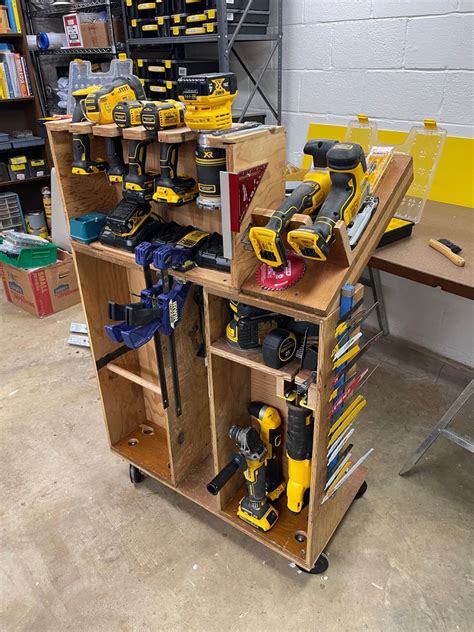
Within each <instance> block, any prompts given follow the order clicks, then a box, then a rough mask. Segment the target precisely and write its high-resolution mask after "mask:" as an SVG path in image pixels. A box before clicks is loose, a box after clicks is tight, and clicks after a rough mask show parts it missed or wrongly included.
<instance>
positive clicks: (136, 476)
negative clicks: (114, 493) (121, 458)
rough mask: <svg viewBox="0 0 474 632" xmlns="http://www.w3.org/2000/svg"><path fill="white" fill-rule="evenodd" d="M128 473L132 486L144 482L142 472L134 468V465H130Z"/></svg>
mask: <svg viewBox="0 0 474 632" xmlns="http://www.w3.org/2000/svg"><path fill="white" fill-rule="evenodd" d="M128 473H129V476H130V482H131V483H133V484H134V485H137V483H141V482H142V481H144V480H145V474H143V472H142V471H141V470H139V469H138V467H135V465H132V464H131V463H130V466H129V468H128Z"/></svg>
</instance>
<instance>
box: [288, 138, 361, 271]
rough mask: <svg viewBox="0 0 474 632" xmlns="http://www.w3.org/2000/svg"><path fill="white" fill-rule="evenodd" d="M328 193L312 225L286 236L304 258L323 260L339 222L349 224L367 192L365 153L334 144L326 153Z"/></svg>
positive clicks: (357, 146)
mask: <svg viewBox="0 0 474 632" xmlns="http://www.w3.org/2000/svg"><path fill="white" fill-rule="evenodd" d="M327 164H328V168H329V175H330V178H331V190H330V192H329V195H328V197H327V198H326V200H325V202H324V204H323V205H322V207H321V209H320V211H319V212H318V214H317V215H316V219H315V221H314V223H313V225H312V226H302V227H301V228H296V229H295V230H291V231H290V232H289V233H288V243H289V244H290V246H291V248H293V250H294V251H295V252H297V253H298V254H300V255H302V256H303V257H306V258H307V259H314V260H316V261H326V259H327V258H328V255H329V247H330V245H331V243H332V241H333V239H334V226H335V224H336V222H337V221H338V220H343V221H344V222H345V223H346V225H349V224H350V223H351V221H352V219H353V217H354V216H355V215H356V214H357V213H358V211H359V209H360V208H361V206H362V204H363V203H364V201H365V199H366V197H367V195H368V193H369V190H370V186H369V182H368V179H367V164H366V160H365V154H364V150H363V149H362V147H361V146H360V145H357V144H356V143H337V144H336V145H334V147H331V149H330V150H329V151H328V152H327Z"/></svg>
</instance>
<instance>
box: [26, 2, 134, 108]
mask: <svg viewBox="0 0 474 632" xmlns="http://www.w3.org/2000/svg"><path fill="white" fill-rule="evenodd" d="M23 4H24V11H25V22H26V25H27V31H28V34H30V35H35V34H36V33H37V31H38V29H37V28H36V20H44V19H48V18H50V19H55V18H56V19H59V18H61V17H62V16H63V15H65V14H67V13H75V12H84V11H88V10H98V9H103V10H105V11H106V13H107V31H108V36H109V42H110V46H107V47H103V48H48V49H43V50H33V51H30V54H31V58H32V61H33V66H34V70H35V76H36V82H37V85H38V89H39V96H40V103H41V109H42V111H43V114H44V115H45V116H47V115H49V114H50V108H49V107H48V95H47V90H46V85H45V81H44V76H43V70H42V60H43V59H44V58H45V57H46V58H48V61H47V63H48V64H51V63H52V62H51V60H50V58H51V57H57V58H58V59H60V60H61V59H64V58H67V57H87V58H88V59H94V58H97V59H98V60H108V59H113V58H114V57H117V55H118V54H119V53H120V52H122V51H124V50H125V46H124V45H121V43H119V42H117V41H116V39H115V32H114V28H113V22H112V19H113V15H114V13H115V15H117V14H118V15H120V17H122V9H121V4H120V0H87V1H85V2H80V3H75V4H70V5H67V6H66V5H63V6H59V7H53V6H49V7H45V8H44V9H41V10H39V9H35V8H33V6H32V4H31V0H23ZM61 28H62V27H61ZM53 63H54V62H53ZM58 65H61V64H58Z"/></svg>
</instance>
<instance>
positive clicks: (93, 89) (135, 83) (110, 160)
mask: <svg viewBox="0 0 474 632" xmlns="http://www.w3.org/2000/svg"><path fill="white" fill-rule="evenodd" d="M73 96H74V99H75V101H76V105H75V108H74V113H73V117H72V122H73V123H78V122H80V121H83V120H84V119H87V120H88V121H91V122H92V123H95V124H97V125H107V124H108V123H112V122H113V115H112V113H113V109H114V107H115V105H116V104H117V103H118V102H119V101H121V100H123V99H141V98H145V92H144V90H143V86H142V84H141V82H140V80H139V79H138V77H135V76H134V75H128V76H126V77H116V78H115V79H113V80H112V81H111V82H109V83H107V84H105V85H104V86H88V87H87V88H82V89H80V90H76V91H75V92H73ZM72 144H73V163H72V173H74V174H78V175H90V174H93V173H99V172H100V171H105V170H107V172H108V176H109V179H110V181H111V182H121V181H122V179H123V176H124V174H125V173H126V166H125V165H124V162H123V157H122V148H121V142H120V139H119V138H106V140H105V148H106V153H107V162H104V161H103V160H91V157H90V138H89V135H88V134H73V137H72Z"/></svg>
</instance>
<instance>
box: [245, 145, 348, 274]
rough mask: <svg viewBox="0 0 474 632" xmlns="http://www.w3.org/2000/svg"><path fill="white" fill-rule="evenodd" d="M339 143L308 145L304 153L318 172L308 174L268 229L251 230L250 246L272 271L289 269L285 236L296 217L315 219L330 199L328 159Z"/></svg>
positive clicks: (281, 206)
mask: <svg viewBox="0 0 474 632" xmlns="http://www.w3.org/2000/svg"><path fill="white" fill-rule="evenodd" d="M335 143H336V141H332V140H310V141H308V142H307V143H306V145H305V146H304V150H303V151H304V153H305V154H306V155H308V156H312V157H313V166H314V171H310V172H309V173H307V174H306V176H305V177H304V180H303V182H302V183H301V184H300V185H298V186H297V187H296V189H295V190H294V191H293V193H292V194H291V195H290V196H288V197H287V198H286V199H285V200H284V201H283V202H282V203H281V204H280V206H279V207H278V208H277V210H276V211H275V212H274V213H273V215H272V216H271V218H270V220H269V221H268V224H267V225H266V226H253V227H252V228H251V229H250V231H249V239H250V243H251V244H252V246H253V249H254V251H255V254H256V255H257V258H258V259H259V260H260V261H261V262H262V263H266V264H268V265H269V266H272V268H280V267H285V266H286V264H287V258H286V253H285V245H284V242H283V233H284V231H285V230H286V229H287V227H288V224H289V223H290V221H291V218H292V217H293V216H294V215H295V214H296V213H301V214H304V215H313V214H314V213H316V212H317V210H318V209H319V208H320V206H321V204H322V203H323V202H324V200H325V199H326V197H327V195H328V193H329V189H330V186H331V180H330V177H329V172H328V171H327V159H326V156H327V153H328V151H329V150H330V149H331V147H333V146H334V145H335Z"/></svg>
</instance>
